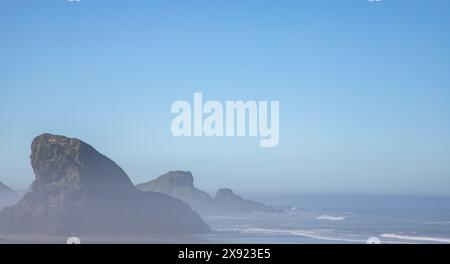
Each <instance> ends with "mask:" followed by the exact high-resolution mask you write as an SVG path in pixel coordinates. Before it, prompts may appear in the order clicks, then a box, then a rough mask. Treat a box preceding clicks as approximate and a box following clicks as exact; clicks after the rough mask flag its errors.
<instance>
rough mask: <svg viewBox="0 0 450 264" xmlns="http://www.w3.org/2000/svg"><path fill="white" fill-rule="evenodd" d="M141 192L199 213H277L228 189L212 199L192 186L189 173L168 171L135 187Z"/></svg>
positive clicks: (271, 208)
mask: <svg viewBox="0 0 450 264" xmlns="http://www.w3.org/2000/svg"><path fill="white" fill-rule="evenodd" d="M136 187H137V188H138V189H141V190H143V191H154V192H161V193H165V194H167V195H170V196H173V197H176V198H178V199H180V200H182V201H184V202H186V203H187V204H189V205H190V206H191V207H192V208H194V209H195V210H197V211H198V212H200V213H202V214H203V213H205V214H210V213H220V212H236V213H249V212H256V211H259V212H278V211H279V210H276V209H274V208H273V207H271V206H266V205H264V204H262V203H259V202H254V201H250V200H245V199H243V198H241V197H240V196H237V195H235V194H234V193H233V191H232V190H230V189H220V190H219V191H218V192H217V194H216V197H215V198H214V199H213V198H211V196H210V195H209V194H207V193H206V192H204V191H201V190H199V189H197V188H196V187H195V186H194V177H193V176H192V174H191V172H189V171H170V172H168V173H166V174H164V175H161V176H159V177H158V178H156V179H154V180H152V181H149V182H147V183H142V184H138V185H136Z"/></svg>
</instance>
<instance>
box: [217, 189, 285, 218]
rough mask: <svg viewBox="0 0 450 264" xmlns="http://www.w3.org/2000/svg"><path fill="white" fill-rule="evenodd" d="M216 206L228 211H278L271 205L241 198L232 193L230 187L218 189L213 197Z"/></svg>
mask: <svg viewBox="0 0 450 264" xmlns="http://www.w3.org/2000/svg"><path fill="white" fill-rule="evenodd" d="M214 201H215V202H216V204H217V206H219V207H220V208H221V209H222V210H225V211H229V212H241V213H248V212H278V211H279V210H276V209H274V208H273V207H272V206H267V205H264V204H262V203H259V202H255V201H250V200H246V199H243V198H242V197H240V196H238V195H236V194H234V193H233V191H232V190H231V189H228V188H222V189H219V190H218V191H217V193H216V197H215V198H214Z"/></svg>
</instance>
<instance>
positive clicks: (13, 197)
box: [0, 182, 20, 208]
mask: <svg viewBox="0 0 450 264" xmlns="http://www.w3.org/2000/svg"><path fill="white" fill-rule="evenodd" d="M19 198H20V197H19V194H18V193H17V192H16V191H14V190H13V189H11V188H9V187H8V186H6V185H5V184H3V183H1V182H0V208H2V207H4V206H8V205H12V204H14V203H16V202H17V201H18V200H19Z"/></svg>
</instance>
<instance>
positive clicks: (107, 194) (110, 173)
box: [0, 134, 209, 235]
mask: <svg viewBox="0 0 450 264" xmlns="http://www.w3.org/2000/svg"><path fill="white" fill-rule="evenodd" d="M30 158H31V166H32V167H33V171H34V174H35V178H36V179H35V181H34V182H33V184H32V187H31V190H30V191H29V192H28V193H26V194H25V195H24V197H23V198H22V199H21V200H20V201H19V202H18V203H17V204H16V205H14V206H10V207H5V208H3V209H2V210H1V211H0V232H1V233H19V234H20V233H36V234H60V235H69V234H70V235H121V234H123V235H148V234H192V233H203V232H207V231H209V227H208V226H207V225H206V224H205V223H204V222H203V221H202V220H201V218H200V217H199V215H198V214H197V213H196V212H194V211H193V210H192V209H191V208H190V207H189V206H188V205H187V204H186V203H184V202H182V201H180V200H178V199H175V198H173V197H170V196H168V195H165V194H162V193H156V192H143V191H140V190H138V189H137V188H135V187H134V186H133V184H132V182H131V180H130V179H129V177H128V176H127V174H126V173H125V172H124V171H123V170H122V169H121V168H120V167H119V166H118V165H117V164H116V163H114V162H113V161H112V160H110V159H109V158H107V157H106V156H104V155H102V154H101V153H99V152H97V151H96V150H95V149H94V148H93V147H92V146H90V145H88V144H86V143H84V142H83V141H81V140H79V139H75V138H67V137H64V136H57V135H51V134H43V135H40V136H38V137H36V138H35V139H34V140H33V142H32V146H31V156H30Z"/></svg>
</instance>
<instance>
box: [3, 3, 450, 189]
mask: <svg viewBox="0 0 450 264" xmlns="http://www.w3.org/2000/svg"><path fill="white" fill-rule="evenodd" d="M449 14H450V1H447V0H442V1H425V0H421V1H414V0H408V1H399V0H383V1H382V2H376V3H375V2H369V1H367V0H353V1H335V0H330V1H317V0H314V1H313V0H310V1H297V0H295V1H261V0H255V1H247V0H245V1H125V0H121V1H111V0H109V1H100V0H82V2H79V3H71V2H68V1H66V0H48V1H44V0H40V1H38V0H36V1H18V0H6V1H1V6H0V126H1V129H0V146H1V147H0V181H2V182H4V183H6V184H8V185H10V186H12V187H14V188H26V187H27V186H28V185H29V183H30V182H31V181H32V179H33V173H32V170H31V167H30V165H29V154H30V143H31V140H32V139H33V137H34V136H36V135H39V134H40V133H43V132H50V133H55V134H63V135H66V136H69V137H77V138H80V139H82V140H84V141H86V142H87V143H89V144H91V145H93V146H94V147H95V148H96V149H97V150H99V151H100V152H102V153H103V154H105V155H107V156H108V157H110V158H111V159H113V160H114V161H116V162H117V163H118V164H119V165H120V166H121V167H122V168H123V169H124V170H125V171H126V172H127V173H128V175H129V176H130V177H131V179H132V180H133V182H135V183H141V182H144V181H147V180H150V179H152V178H154V177H156V176H158V175H160V174H163V173H165V172H166V171H168V170H190V171H192V173H193V174H194V177H195V178H196V184H197V185H198V186H199V187H201V188H204V189H207V190H214V189H217V188H218V187H222V186H226V187H231V188H233V189H236V190H238V191H272V192H277V191H292V192H293V191H299V192H306V193H371V194H372V193H391V194H417V193H421V194H422V193H423V194H450V118H449V116H450V16H449ZM197 91H198V92H203V94H204V99H205V100H212V99H216V100H219V101H222V102H223V101H225V100H237V99H241V100H279V101H280V143H279V145H278V147H276V148H269V149H264V148H260V147H259V138H249V137H245V138H237V137H234V138H225V137H222V138H206V137H202V138H193V137H192V138H187V137H184V138H175V137H173V136H172V134H171V132H170V123H171V121H172V118H173V117H174V115H173V114H171V113H170V107H171V104H172V103H173V102H174V101H176V100H180V99H182V100H189V101H192V100H193V93H194V92H197Z"/></svg>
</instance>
